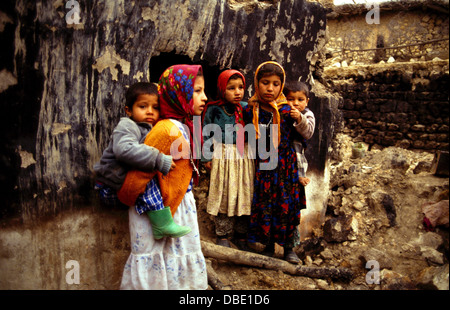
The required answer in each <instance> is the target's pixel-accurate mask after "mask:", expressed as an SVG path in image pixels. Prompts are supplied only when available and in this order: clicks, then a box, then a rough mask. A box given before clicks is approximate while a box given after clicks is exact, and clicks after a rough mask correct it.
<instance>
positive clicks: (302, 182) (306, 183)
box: [299, 177, 310, 186]
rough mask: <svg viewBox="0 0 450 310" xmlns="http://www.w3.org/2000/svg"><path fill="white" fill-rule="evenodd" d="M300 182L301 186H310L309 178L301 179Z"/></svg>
mask: <svg viewBox="0 0 450 310" xmlns="http://www.w3.org/2000/svg"><path fill="white" fill-rule="evenodd" d="M299 181H300V184H301V185H303V186H306V185H308V184H309V181H310V180H309V179H308V178H301V177H300V178H299Z"/></svg>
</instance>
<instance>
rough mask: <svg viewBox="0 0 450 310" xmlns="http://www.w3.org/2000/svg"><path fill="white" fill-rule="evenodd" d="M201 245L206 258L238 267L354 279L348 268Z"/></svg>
mask: <svg viewBox="0 0 450 310" xmlns="http://www.w3.org/2000/svg"><path fill="white" fill-rule="evenodd" d="M201 243H202V251H203V255H204V256H206V257H211V258H215V259H221V260H225V261H229V262H232V263H235V264H237V265H247V266H252V267H259V268H265V269H270V270H281V271H283V272H284V273H288V274H291V275H296V276H303V277H309V278H331V279H340V280H344V281H348V280H350V279H352V278H353V272H352V271H351V270H350V269H348V268H337V267H307V266H301V265H294V264H291V263H288V262H286V261H284V260H281V259H277V258H272V257H268V256H265V255H260V254H256V253H252V252H245V251H240V250H236V249H233V248H227V247H223V246H219V245H215V244H212V243H209V242H205V241H202V242H201Z"/></svg>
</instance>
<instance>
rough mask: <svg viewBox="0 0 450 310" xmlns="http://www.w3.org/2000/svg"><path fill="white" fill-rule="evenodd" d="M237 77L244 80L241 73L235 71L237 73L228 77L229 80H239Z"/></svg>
mask: <svg viewBox="0 0 450 310" xmlns="http://www.w3.org/2000/svg"><path fill="white" fill-rule="evenodd" d="M237 79H241V80H242V76H241V75H239V74H237V73H235V74H233V75H232V76H230V78H229V79H228V81H229V80H237Z"/></svg>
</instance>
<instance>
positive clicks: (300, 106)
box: [286, 91, 309, 112]
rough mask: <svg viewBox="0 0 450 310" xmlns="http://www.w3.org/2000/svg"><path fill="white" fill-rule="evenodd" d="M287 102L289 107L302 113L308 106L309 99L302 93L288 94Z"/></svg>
mask: <svg viewBox="0 0 450 310" xmlns="http://www.w3.org/2000/svg"><path fill="white" fill-rule="evenodd" d="M286 99H287V102H288V103H289V105H290V106H291V107H294V108H296V109H297V110H299V111H300V112H302V111H303V110H304V109H305V108H306V106H307V105H308V102H309V98H307V97H306V95H305V93H304V92H302V91H295V92H292V91H291V92H289V93H288V94H287V96H286Z"/></svg>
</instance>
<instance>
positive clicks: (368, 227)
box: [195, 135, 449, 290]
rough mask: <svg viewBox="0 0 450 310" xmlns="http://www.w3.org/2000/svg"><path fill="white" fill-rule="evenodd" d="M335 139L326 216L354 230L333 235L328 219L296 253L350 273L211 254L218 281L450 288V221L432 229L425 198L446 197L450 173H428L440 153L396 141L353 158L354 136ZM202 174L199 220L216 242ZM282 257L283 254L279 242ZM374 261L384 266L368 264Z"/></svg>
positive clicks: (258, 285) (257, 285) (249, 285)
mask: <svg viewBox="0 0 450 310" xmlns="http://www.w3.org/2000/svg"><path fill="white" fill-rule="evenodd" d="M336 141H337V142H336V143H335V145H334V151H333V154H332V156H331V162H330V174H331V175H330V188H329V201H328V207H327V213H326V217H325V219H324V222H326V221H327V220H330V219H336V218H338V217H339V216H341V217H342V216H347V217H351V218H352V225H351V227H350V228H349V229H350V230H351V231H350V234H348V238H347V239H346V240H330V236H327V235H326V232H324V229H323V226H322V227H319V228H318V229H317V230H316V231H315V233H314V235H313V237H311V238H310V239H307V240H304V241H303V242H302V244H301V245H300V246H299V247H298V248H297V249H296V252H297V254H299V256H300V257H301V258H302V262H301V264H303V265H305V266H314V267H345V268H350V269H351V270H352V271H353V273H354V277H353V278H352V280H350V281H340V280H331V279H313V278H308V277H303V276H292V275H288V274H285V273H283V272H282V271H275V270H265V269H261V268H254V267H249V266H242V265H235V264H233V263H231V262H226V261H218V260H216V259H210V258H208V259H207V260H208V262H210V263H211V266H212V267H213V268H214V270H215V271H216V273H217V274H218V276H219V279H220V281H222V283H223V284H224V285H226V286H227V288H230V289H235V290H260V289H264V290H267V289H269V290H272V289H273V290H380V289H381V290H394V289H411V290H414V289H448V244H449V238H448V237H449V232H448V224H447V227H445V226H440V227H437V228H436V229H435V230H434V231H432V232H427V231H426V230H425V227H424V225H423V218H424V214H423V212H422V204H424V203H427V202H437V201H440V200H443V199H446V200H448V188H449V181H448V177H438V176H435V175H433V174H432V173H431V172H430V168H431V163H432V161H433V159H434V154H432V153H427V152H420V151H409V150H405V149H401V148H396V147H389V148H385V149H381V148H377V147H373V148H372V149H371V150H370V151H369V150H368V149H367V146H366V152H365V156H364V157H363V158H352V150H351V148H352V145H353V143H352V142H351V141H350V138H348V137H346V136H344V135H342V136H340V137H338V139H336ZM204 175H205V177H204V178H203V179H202V180H201V182H200V186H199V187H198V188H197V189H196V191H195V195H196V198H197V203H198V210H199V224H200V229H201V236H202V240H204V241H208V242H213V243H214V242H215V235H214V223H213V222H212V220H211V218H210V216H209V215H208V214H207V213H206V212H205V209H206V202H207V188H208V175H207V173H206V174H204ZM380 195H382V196H383V195H384V196H386V195H387V196H389V197H390V201H392V204H391V208H392V209H391V210H387V209H386V207H384V208H383V207H382V206H381V204H380V203H379V201H378V200H379V199H378V197H380ZM384 196H383V197H384ZM447 212H448V204H447ZM447 223H448V213H447ZM331 239H332V238H331ZM326 240H328V242H327V241H326ZM430 240H431V241H430ZM276 256H277V257H278V258H281V257H282V248H281V247H277V252H276ZM371 260H376V263H377V264H379V265H378V267H379V269H374V265H367V263H368V262H369V261H371ZM366 265H367V266H368V267H367V268H366ZM374 271H377V272H378V271H379V273H377V274H376V275H375V274H374V273H373V272H374ZM375 276H376V277H377V278H375ZM374 279H380V281H379V282H375V281H374Z"/></svg>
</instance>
